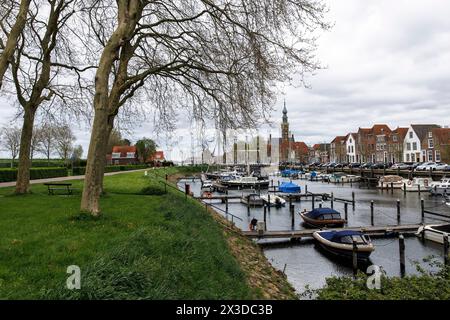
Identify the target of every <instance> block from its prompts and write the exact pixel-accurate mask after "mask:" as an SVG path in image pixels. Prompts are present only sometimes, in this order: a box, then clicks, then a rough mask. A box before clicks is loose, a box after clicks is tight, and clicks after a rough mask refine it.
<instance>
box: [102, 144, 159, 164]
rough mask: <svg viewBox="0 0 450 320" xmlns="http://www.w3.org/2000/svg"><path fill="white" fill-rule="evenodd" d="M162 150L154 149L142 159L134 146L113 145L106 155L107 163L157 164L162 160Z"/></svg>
mask: <svg viewBox="0 0 450 320" xmlns="http://www.w3.org/2000/svg"><path fill="white" fill-rule="evenodd" d="M164 160H165V159H164V152H163V151H156V152H155V153H154V154H152V155H150V156H149V157H148V159H145V160H144V159H142V157H141V156H140V155H139V152H138V150H137V148H136V146H114V147H113V148H112V152H111V153H110V154H107V155H106V162H107V164H108V165H132V164H139V163H153V164H154V165H158V164H160V163H162V162H163V161H164Z"/></svg>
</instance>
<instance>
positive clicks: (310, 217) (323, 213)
mask: <svg viewBox="0 0 450 320" xmlns="http://www.w3.org/2000/svg"><path fill="white" fill-rule="evenodd" d="M300 216H301V217H302V219H303V221H304V222H305V223H306V224H308V225H310V226H313V227H319V228H322V227H342V226H343V225H344V224H345V219H342V217H341V214H340V213H339V212H337V211H336V210H334V209H331V208H317V209H314V210H312V211H309V212H307V211H306V210H305V211H303V212H301V213H300Z"/></svg>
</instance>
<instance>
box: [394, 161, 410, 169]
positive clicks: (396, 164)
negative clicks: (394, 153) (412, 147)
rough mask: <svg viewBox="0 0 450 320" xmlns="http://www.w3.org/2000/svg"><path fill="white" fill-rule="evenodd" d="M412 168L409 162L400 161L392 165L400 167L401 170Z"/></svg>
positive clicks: (396, 167) (395, 167)
mask: <svg viewBox="0 0 450 320" xmlns="http://www.w3.org/2000/svg"><path fill="white" fill-rule="evenodd" d="M410 168H411V165H409V164H407V163H403V162H399V163H394V164H393V165H392V167H391V169H395V170H397V169H400V170H408V169H410Z"/></svg>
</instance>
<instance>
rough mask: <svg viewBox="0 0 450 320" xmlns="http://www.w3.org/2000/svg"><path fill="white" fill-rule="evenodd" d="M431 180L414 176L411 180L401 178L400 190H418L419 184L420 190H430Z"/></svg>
mask: <svg viewBox="0 0 450 320" xmlns="http://www.w3.org/2000/svg"><path fill="white" fill-rule="evenodd" d="M432 182H433V180H432V179H430V178H417V177H416V178H414V179H412V180H409V179H403V185H402V190H405V188H406V191H407V192H419V186H420V191H430V185H431V183H432Z"/></svg>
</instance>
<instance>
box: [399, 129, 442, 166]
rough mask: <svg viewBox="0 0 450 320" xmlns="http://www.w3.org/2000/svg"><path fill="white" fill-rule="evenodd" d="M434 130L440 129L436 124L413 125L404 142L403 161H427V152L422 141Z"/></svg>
mask: <svg viewBox="0 0 450 320" xmlns="http://www.w3.org/2000/svg"><path fill="white" fill-rule="evenodd" d="M433 128H439V126H438V125H435V124H420V125H417V124H412V125H410V126H409V128H408V132H407V133H406V137H405V140H404V142H403V160H404V161H405V162H425V161H427V157H426V150H423V149H422V140H424V138H425V137H426V135H427V134H428V133H429V132H431V130H432V129H433Z"/></svg>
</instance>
